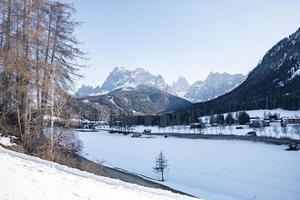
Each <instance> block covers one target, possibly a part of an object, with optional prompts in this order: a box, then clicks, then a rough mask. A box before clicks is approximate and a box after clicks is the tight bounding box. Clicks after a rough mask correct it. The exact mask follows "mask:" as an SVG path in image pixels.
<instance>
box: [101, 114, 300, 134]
mask: <svg viewBox="0 0 300 200" xmlns="http://www.w3.org/2000/svg"><path fill="white" fill-rule="evenodd" d="M246 112H247V113H248V114H249V115H250V117H259V118H262V119H263V117H264V115H268V114H272V115H273V114H277V115H278V116H279V117H295V116H298V117H299V116H300V110H297V111H289V110H283V109H274V110H266V109H265V110H251V111H246ZM226 114H227V113H225V116H226ZM233 116H235V113H233ZM202 120H203V122H207V123H208V122H209V116H204V117H202ZM237 127H242V129H237ZM100 128H101V129H107V130H110V129H111V128H110V127H109V126H102V127H100ZM145 129H150V130H151V132H152V133H161V134H164V133H187V134H194V133H195V134H197V133H202V134H222V135H246V134H247V133H249V132H252V131H255V132H256V133H257V135H258V136H268V137H276V138H280V137H288V138H292V139H300V135H299V134H298V131H297V130H296V126H293V125H288V126H287V127H286V128H283V127H281V125H280V122H271V123H270V126H268V127H263V128H250V127H249V125H232V126H217V127H210V126H209V127H206V128H204V129H201V130H198V129H190V126H184V125H180V126H169V127H158V126H134V127H133V128H132V130H133V131H134V132H144V130H145Z"/></svg>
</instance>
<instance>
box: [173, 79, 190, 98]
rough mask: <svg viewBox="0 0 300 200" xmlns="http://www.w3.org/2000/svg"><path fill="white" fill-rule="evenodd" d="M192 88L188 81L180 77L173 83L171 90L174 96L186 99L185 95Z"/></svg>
mask: <svg viewBox="0 0 300 200" xmlns="http://www.w3.org/2000/svg"><path fill="white" fill-rule="evenodd" d="M189 88H190V84H189V83H188V82H187V80H186V79H185V78H184V77H182V76H180V77H179V78H178V79H177V81H176V82H174V83H173V85H172V86H171V87H170V90H171V92H172V93H173V94H175V95H177V96H180V97H184V95H185V94H186V93H187V91H188V90H189Z"/></svg>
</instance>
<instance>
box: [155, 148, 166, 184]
mask: <svg viewBox="0 0 300 200" xmlns="http://www.w3.org/2000/svg"><path fill="white" fill-rule="evenodd" d="M167 167H168V160H167V159H166V158H165V156H164V154H163V152H162V151H161V152H160V153H159V155H158V157H157V158H156V161H155V167H153V170H154V172H155V173H160V174H161V181H165V179H164V172H165V170H166V168H167Z"/></svg>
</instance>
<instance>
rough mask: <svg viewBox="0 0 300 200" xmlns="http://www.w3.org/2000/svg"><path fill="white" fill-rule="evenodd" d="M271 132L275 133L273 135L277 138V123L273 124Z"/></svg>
mask: <svg viewBox="0 0 300 200" xmlns="http://www.w3.org/2000/svg"><path fill="white" fill-rule="evenodd" d="M273 132H274V133H275V137H276V138H278V134H279V130H278V127H277V125H274V126H273Z"/></svg>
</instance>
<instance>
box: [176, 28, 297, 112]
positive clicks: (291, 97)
mask: <svg viewBox="0 0 300 200" xmlns="http://www.w3.org/2000/svg"><path fill="white" fill-rule="evenodd" d="M274 108H283V109H288V110H298V109H300V29H298V30H297V31H296V32H295V33H294V34H292V35H290V36H289V37H287V38H284V39H283V40H281V41H280V42H278V43H277V44H276V45H275V46H274V47H272V48H271V49H270V50H269V51H268V52H267V53H266V54H265V56H264V57H263V59H262V61H261V62H260V63H259V64H258V65H257V67H256V68H254V69H253V70H252V72H250V73H249V75H248V77H247V79H246V80H245V81H244V82H243V83H242V84H241V85H239V86H238V87H236V88H235V89H234V90H233V91H231V92H229V93H227V94H225V95H223V96H221V97H219V98H217V99H214V100H211V101H208V102H204V103H198V104H194V105H193V106H191V107H190V108H188V109H185V110H182V111H180V112H182V113H185V112H197V113H198V114H200V115H205V114H211V113H222V112H232V111H238V110H253V109H274Z"/></svg>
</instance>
